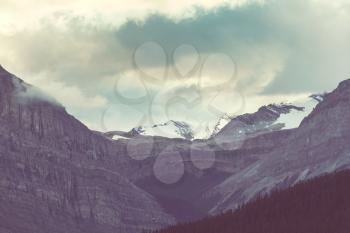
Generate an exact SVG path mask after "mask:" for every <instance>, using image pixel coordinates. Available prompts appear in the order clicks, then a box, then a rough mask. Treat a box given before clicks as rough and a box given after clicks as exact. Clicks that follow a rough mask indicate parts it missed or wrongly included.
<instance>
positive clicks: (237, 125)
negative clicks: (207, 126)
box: [212, 100, 317, 141]
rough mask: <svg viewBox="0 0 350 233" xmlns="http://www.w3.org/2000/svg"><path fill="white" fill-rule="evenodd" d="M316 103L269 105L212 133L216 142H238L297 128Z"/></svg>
mask: <svg viewBox="0 0 350 233" xmlns="http://www.w3.org/2000/svg"><path fill="white" fill-rule="evenodd" d="M316 104H317V101H315V100H314V101H306V102H305V103H303V105H304V106H301V107H300V106H295V105H292V104H283V103H282V104H270V105H267V106H263V107H261V108H259V110H258V111H257V112H255V113H247V114H243V115H240V116H237V117H234V118H233V119H231V120H230V121H229V122H228V123H227V124H226V125H225V126H224V127H222V128H221V129H220V130H216V131H217V132H216V133H215V131H214V133H213V135H212V138H215V139H216V140H218V141H232V140H240V139H241V138H242V137H245V138H246V137H252V136H257V135H259V134H261V133H266V132H271V131H278V130H281V129H290V128H296V127H298V124H299V123H300V122H301V121H302V120H303V119H304V117H305V116H307V115H308V114H309V113H310V112H311V110H312V108H313V107H314V106H316Z"/></svg>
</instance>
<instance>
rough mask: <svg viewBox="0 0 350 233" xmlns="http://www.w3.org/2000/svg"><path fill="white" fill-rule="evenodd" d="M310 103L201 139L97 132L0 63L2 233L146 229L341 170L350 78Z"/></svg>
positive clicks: (274, 108)
mask: <svg viewBox="0 0 350 233" xmlns="http://www.w3.org/2000/svg"><path fill="white" fill-rule="evenodd" d="M310 101H311V102H308V104H306V105H305V106H295V105H291V104H278V105H276V104H275V105H267V106H263V107H261V108H260V109H259V110H258V111H257V112H256V113H251V114H244V115H242V116H236V117H229V118H226V120H227V124H219V125H220V127H218V128H220V129H219V130H218V129H213V132H215V133H213V134H212V135H211V136H210V137H208V138H207V139H196V140H193V139H195V137H194V138H191V137H192V136H193V135H192V136H191V129H190V127H188V125H187V124H186V123H183V122H177V121H169V122H167V123H165V124H160V125H155V126H152V127H153V128H159V127H166V128H170V129H171V130H172V133H173V131H174V132H176V133H177V134H179V135H182V136H181V137H177V136H176V137H173V136H171V137H167V135H161V137H159V136H157V134H155V133H154V134H153V133H151V134H148V133H147V132H149V130H150V127H148V126H142V127H141V128H140V127H136V128H134V129H132V130H131V131H130V132H119V131H113V132H107V133H102V132H96V131H92V130H90V129H88V128H87V127H86V126H84V125H83V124H82V123H81V122H79V121H78V120H77V119H75V118H74V117H73V116H71V115H69V114H68V113H67V112H66V110H65V108H64V107H63V106H62V105H61V104H59V103H57V101H55V100H54V99H52V98H50V97H49V96H47V95H46V94H44V93H43V92H41V91H40V90H38V89H37V88H35V87H33V86H31V85H29V84H26V83H25V82H23V81H22V80H21V79H19V78H17V77H16V76H14V75H12V74H11V73H9V72H8V71H6V70H5V69H4V68H2V67H1V66H0V206H1V209H0V232H1V233H3V232H4V233H13V232H15V233H27V232H36V233H41V232H42V233H46V232H52V233H61V232H62V233H63V232H70V233H83V232H84V233H89V232H94V233H95V232H103V233H109V232H121V233H134V232H135V233H136V232H142V230H153V229H158V228H162V227H164V226H168V225H172V224H175V223H178V222H184V221H190V220H195V219H198V218H202V217H204V216H207V215H216V214H220V213H222V212H226V211H229V210H234V209H237V208H238V207H239V206H241V205H242V204H244V203H247V202H249V201H251V200H254V199H255V198H256V197H258V196H259V195H262V194H267V193H270V192H271V191H273V190H275V189H285V188H288V187H290V186H293V185H295V184H297V183H299V182H302V181H305V180H308V179H311V178H314V177H318V176H321V175H323V174H327V173H330V172H334V171H339V170H344V169H348V168H349V166H350V145H349V143H348V142H349V140H350V107H349V106H350V80H345V81H343V82H341V83H340V84H339V86H338V87H337V88H336V89H335V90H334V91H332V92H330V93H328V94H324V95H313V96H312V98H311V99H310ZM285 116H289V117H285ZM299 119H300V120H299ZM221 126H223V127H221ZM152 127H151V128H152ZM163 131H164V130H163ZM186 135H187V136H186Z"/></svg>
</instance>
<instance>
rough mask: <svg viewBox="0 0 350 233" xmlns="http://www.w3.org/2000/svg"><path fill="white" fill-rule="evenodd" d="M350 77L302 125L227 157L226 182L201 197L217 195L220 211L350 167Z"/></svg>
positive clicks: (250, 142)
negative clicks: (277, 189) (264, 194)
mask: <svg viewBox="0 0 350 233" xmlns="http://www.w3.org/2000/svg"><path fill="white" fill-rule="evenodd" d="M349 106H350V80H346V81H343V82H342V83H340V84H339V86H338V87H337V88H336V89H335V90H334V91H333V92H331V93H329V94H327V95H325V96H324V99H323V101H322V102H320V103H319V104H318V105H317V106H316V107H315V109H314V110H313V111H312V112H311V114H309V115H308V116H307V117H306V118H305V119H304V120H303V121H302V122H301V124H300V126H299V127H298V128H295V129H287V130H281V131H274V132H271V133H265V134H261V135H259V136H256V137H253V138H248V139H246V140H245V141H244V142H243V143H242V145H240V147H238V148H236V149H233V150H230V151H228V152H227V153H226V155H225V156H220V155H218V156H217V157H216V159H217V160H219V161H224V162H221V166H220V168H219V166H217V167H218V169H219V170H225V171H227V172H230V173H231V175H230V176H229V177H228V178H227V179H225V181H223V182H221V183H220V184H218V185H216V186H215V187H213V188H212V189H211V190H208V192H206V193H204V194H203V195H202V199H203V200H202V202H206V201H205V200H212V198H214V197H215V199H217V203H216V205H215V206H214V207H213V208H212V209H211V210H209V212H210V213H212V214H216V213H221V212H223V211H227V210H230V209H235V208H237V207H238V206H239V205H241V204H242V203H246V202H248V201H249V200H252V199H253V198H255V197H256V196H258V195H260V194H261V193H268V192H270V191H272V190H274V189H276V188H286V187H289V186H291V185H293V184H295V183H298V182H300V181H303V180H306V179H310V178H313V177H317V176H320V175H322V174H326V173H329V172H333V171H336V170H342V169H347V168H349V167H350V157H349V153H350V146H349V143H347V142H348V141H349V140H350V127H349V125H350V107H349Z"/></svg>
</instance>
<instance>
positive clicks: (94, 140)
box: [0, 67, 174, 233]
mask: <svg viewBox="0 0 350 233" xmlns="http://www.w3.org/2000/svg"><path fill="white" fill-rule="evenodd" d="M123 148H124V147H123V145H120V144H118V142H114V141H111V140H110V139H108V138H105V137H104V136H102V135H100V134H98V133H94V132H92V131H90V130H89V129H88V128H87V127H85V126H84V125H83V124H81V123H80V122H79V121H77V120H76V119H75V118H74V117H72V116H71V115H69V114H67V112H66V111H65V109H64V108H63V107H62V106H61V105H60V104H58V103H57V102H56V101H55V100H53V99H52V98H49V97H48V96H46V95H45V94H44V93H42V92H41V91H40V90H38V89H36V88H34V87H32V86H30V85H28V84H26V83H24V82H23V81H22V80H20V79H18V78H16V77H15V76H14V75H12V74H10V73H8V72H7V71H6V70H4V69H3V68H2V67H0V206H1V208H0V209H1V210H0V232H11V233H27V232H38V233H40V232H43V233H47V232H52V233H56V232H57V233H61V232H62V233H63V232H70V233H75V232H77V233H80V232H81V233H83V232H84V233H87V232H94V233H95V232H125V233H131V232H141V229H152V228H153V229H154V228H157V227H160V226H164V225H167V224H170V223H173V222H174V219H173V218H172V217H171V216H169V215H168V214H166V213H165V212H164V211H163V209H162V208H161V207H160V205H159V204H158V203H157V202H156V201H155V199H154V198H153V197H152V196H151V195H150V194H148V193H146V192H145V191H143V190H141V189H140V188H138V187H136V186H135V185H134V184H133V183H132V182H130V181H129V180H128V179H127V178H126V176H125V174H126V172H125V169H124V170H123V169H122V168H123V167H125V166H124V165H125V163H127V161H128V158H127V157H126V155H125V154H123V150H124V151H125V149H123ZM122 174H124V175H122Z"/></svg>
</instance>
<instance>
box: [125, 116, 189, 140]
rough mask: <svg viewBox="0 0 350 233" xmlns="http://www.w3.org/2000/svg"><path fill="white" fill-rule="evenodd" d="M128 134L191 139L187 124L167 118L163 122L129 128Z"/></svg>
mask: <svg viewBox="0 0 350 233" xmlns="http://www.w3.org/2000/svg"><path fill="white" fill-rule="evenodd" d="M128 135H132V136H135V135H143V136H159V137H166V138H184V139H188V140H192V139H193V138H194V134H193V130H192V128H191V126H190V125H189V124H187V123H186V122H183V121H174V120H169V121H167V122H165V123H163V124H155V125H152V126H138V127H136V128H133V129H131V130H130V131H129V132H128Z"/></svg>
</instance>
